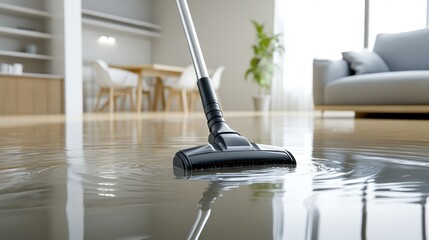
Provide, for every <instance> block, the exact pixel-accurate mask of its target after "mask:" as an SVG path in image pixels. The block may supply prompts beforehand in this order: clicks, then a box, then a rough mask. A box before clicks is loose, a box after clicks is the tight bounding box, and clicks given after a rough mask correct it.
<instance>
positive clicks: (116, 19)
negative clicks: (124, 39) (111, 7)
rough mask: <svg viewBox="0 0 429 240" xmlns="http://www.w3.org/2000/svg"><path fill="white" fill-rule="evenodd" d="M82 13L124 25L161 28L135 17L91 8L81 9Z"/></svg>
mask: <svg viewBox="0 0 429 240" xmlns="http://www.w3.org/2000/svg"><path fill="white" fill-rule="evenodd" d="M82 15H83V17H95V18H100V19H104V20H108V21H113V22H117V23H119V24H120V23H122V24H126V25H134V26H136V27H143V28H148V29H152V30H161V26H159V25H156V24H153V23H148V22H143V21H139V20H135V19H131V18H125V17H120V16H115V15H112V14H107V13H102V12H97V11H93V10H89V9H82Z"/></svg>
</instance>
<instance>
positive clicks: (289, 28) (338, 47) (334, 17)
mask: <svg viewBox="0 0 429 240" xmlns="http://www.w3.org/2000/svg"><path fill="white" fill-rule="evenodd" d="M363 23H364V1H362V0H347V1H344V0H300V1H293V0H276V1H275V24H274V31H275V33H282V34H283V43H284V46H285V50H286V51H285V54H284V55H283V56H275V61H276V63H277V64H278V65H279V66H280V71H277V73H276V76H275V77H274V79H273V84H272V97H273V102H272V109H273V110H281V111H284V110H290V111H308V110H312V107H313V99H312V74H313V73H312V64H313V59H314V58H329V59H334V58H339V57H340V53H341V51H349V50H358V49H362V46H363V35H364V34H363V31H364V29H363V28H364V24H363Z"/></svg>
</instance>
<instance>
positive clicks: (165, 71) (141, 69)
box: [109, 63, 185, 113]
mask: <svg viewBox="0 0 429 240" xmlns="http://www.w3.org/2000/svg"><path fill="white" fill-rule="evenodd" d="M109 67H112V68H118V69H123V70H127V71H130V72H133V73H136V74H138V83H137V104H136V106H137V109H136V112H137V113H140V112H141V108H142V95H143V81H144V79H145V78H146V77H154V78H155V79H156V82H155V90H154V101H153V103H152V106H151V108H152V111H156V110H158V109H159V106H158V104H159V103H161V104H162V105H161V109H162V110H165V97H164V83H163V77H180V76H181V74H182V72H183V71H184V70H185V68H184V67H178V66H169V65H163V64H157V63H155V64H143V65H109Z"/></svg>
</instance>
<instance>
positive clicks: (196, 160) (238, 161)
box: [173, 143, 296, 171]
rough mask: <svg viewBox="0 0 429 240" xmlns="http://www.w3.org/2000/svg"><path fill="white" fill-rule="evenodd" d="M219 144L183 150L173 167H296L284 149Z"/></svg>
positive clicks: (266, 146) (200, 168) (191, 168)
mask: <svg viewBox="0 0 429 240" xmlns="http://www.w3.org/2000/svg"><path fill="white" fill-rule="evenodd" d="M229 148H230V149H225V148H223V149H222V148H221V147H219V145H217V144H207V145H203V146H199V147H194V148H189V149H185V150H181V151H179V152H177V153H176V155H175V156H174V159H173V166H174V167H176V168H180V169H184V170H185V171H186V170H203V169H218V168H231V167H243V166H260V165H295V164H296V161H295V158H294V157H293V155H292V154H291V153H290V152H288V151H287V150H284V149H282V148H278V147H274V146H269V145H261V144H256V143H250V145H249V149H245V148H236V149H234V148H233V147H229Z"/></svg>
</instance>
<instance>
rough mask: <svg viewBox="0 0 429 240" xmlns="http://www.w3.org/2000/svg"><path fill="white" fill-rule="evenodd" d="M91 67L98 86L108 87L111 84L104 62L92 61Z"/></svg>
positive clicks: (107, 67)
mask: <svg viewBox="0 0 429 240" xmlns="http://www.w3.org/2000/svg"><path fill="white" fill-rule="evenodd" d="M92 67H93V68H94V79H95V81H96V82H97V83H98V84H99V85H100V86H103V87H110V86H111V85H112V84H113V82H112V78H111V77H110V74H109V71H108V69H109V66H108V65H107V63H106V62H104V61H103V60H100V59H97V60H94V61H93V62H92Z"/></svg>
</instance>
